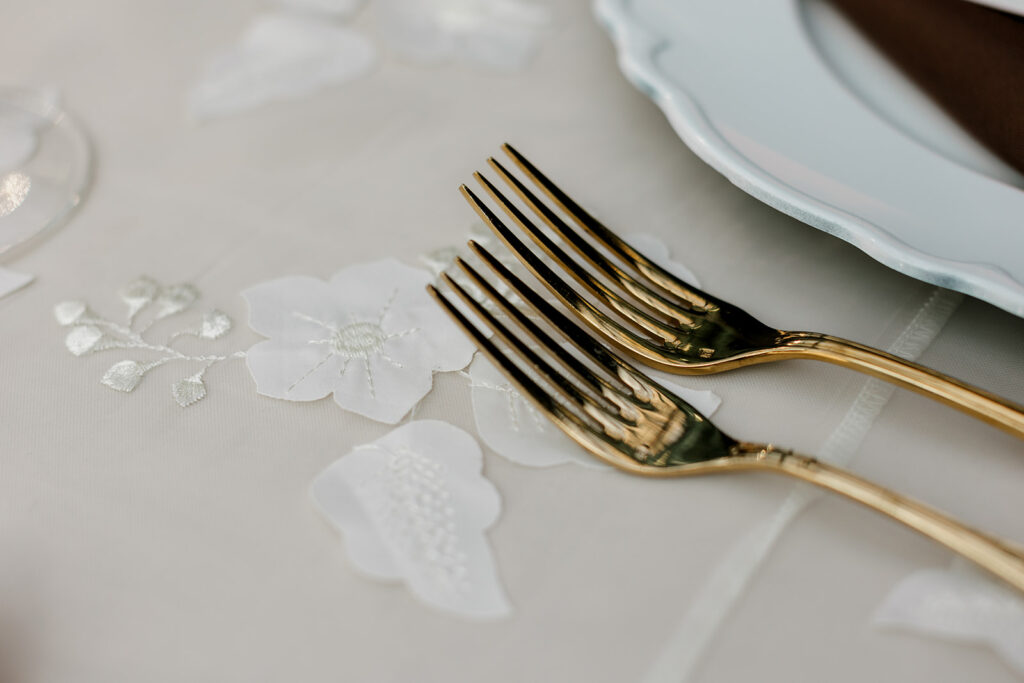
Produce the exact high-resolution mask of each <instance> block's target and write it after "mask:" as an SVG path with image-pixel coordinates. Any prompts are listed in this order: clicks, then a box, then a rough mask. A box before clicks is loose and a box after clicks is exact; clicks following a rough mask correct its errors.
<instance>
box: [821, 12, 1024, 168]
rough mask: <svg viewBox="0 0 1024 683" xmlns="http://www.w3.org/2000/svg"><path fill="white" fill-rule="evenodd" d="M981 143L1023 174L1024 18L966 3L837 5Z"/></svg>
mask: <svg viewBox="0 0 1024 683" xmlns="http://www.w3.org/2000/svg"><path fill="white" fill-rule="evenodd" d="M831 1H832V4H833V5H834V6H835V7H836V8H838V9H839V10H840V11H841V12H843V13H844V14H845V15H846V16H847V17H848V18H849V19H850V20H851V21H852V22H853V23H854V24H855V25H856V26H857V27H858V28H859V29H860V30H861V31H862V32H863V33H864V34H865V35H866V36H867V37H868V38H869V39H870V40H871V41H872V42H873V43H874V44H875V45H876V46H877V47H878V48H879V49H880V50H882V52H884V53H885V54H886V55H887V56H888V57H889V58H890V59H891V60H892V61H893V62H894V63H895V64H896V65H897V66H899V67H900V68H901V69H902V70H903V71H904V73H906V74H907V75H908V76H909V77H910V78H912V79H913V80H914V81H915V82H916V83H917V84H918V85H919V86H921V88H922V89H924V91H925V92H927V93H928V94H929V95H930V96H931V97H932V99H934V100H935V101H936V102H937V103H938V104H939V105H940V106H941V107H943V109H945V110H946V111H947V112H948V113H949V114H950V115H951V116H952V117H953V118H954V119H956V120H957V121H958V122H959V123H960V125H961V126H963V128H964V129H965V130H967V131H968V132H969V133H970V134H971V135H973V136H974V138H975V139H977V140H978V142H980V143H981V144H983V145H985V146H986V147H987V148H989V149H990V150H991V151H992V152H993V153H994V154H996V155H997V156H998V157H1000V158H1001V159H1003V161H1005V162H1006V163H1008V164H1009V165H1011V166H1013V167H1014V168H1016V169H1017V170H1019V171H1021V172H1022V173H1024V17H1020V16H1016V15H1014V14H1010V13H1007V12H1002V11H999V10H996V9H992V8H989V7H983V6H981V5H977V4H975V3H973V2H965V1H964V0H899V1H898V2H894V1H893V0H831Z"/></svg>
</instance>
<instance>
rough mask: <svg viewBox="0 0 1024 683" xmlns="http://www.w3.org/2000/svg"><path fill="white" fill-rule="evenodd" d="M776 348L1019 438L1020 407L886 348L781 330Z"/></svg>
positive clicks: (1023, 419) (1023, 427)
mask: <svg viewBox="0 0 1024 683" xmlns="http://www.w3.org/2000/svg"><path fill="white" fill-rule="evenodd" d="M777 349H778V351H779V352H780V353H782V354H783V355H788V354H791V355H792V356H793V357H794V358H812V359H815V360H822V361H825V362H827V363H832V364H834V365H839V366H842V367H846V368H852V369H854V370H859V371H861V372H864V373H867V374H869V375H873V376H874V377H877V378H879V379H883V380H885V381H887V382H892V383H893V384H896V385H899V386H901V387H903V388H904V389H910V390H911V391H914V392H917V393H919V394H923V395H925V396H928V397H930V398H933V399H936V400H938V401H941V402H943V403H945V404H947V405H949V406H952V407H954V408H956V409H958V410H960V411H962V412H964V413H966V414H968V415H971V416H973V417H976V418H978V419H980V420H982V421H984V422H987V423H989V424H991V425H993V426H995V427H998V428H1000V429H1002V430H1004V431H1006V432H1009V433H1010V434H1013V435H1014V436H1016V437H1018V438H1024V407H1022V406H1019V405H1017V404H1015V403H1012V402H1011V401H1007V400H1006V399H1004V398H1001V397H999V396H996V395H995V394H993V393H991V392H988V391H985V390H984V389H979V388H977V387H974V386H971V385H969V384H967V383H965V382H961V381H960V380H957V379H954V378H952V377H949V376H947V375H944V374H942V373H940V372H936V371H935V370H932V369H930V368H926V367H924V366H923V365H918V364H917V363H914V362H912V361H909V360H904V359H903V358H899V357H898V356H894V355H892V354H890V353H886V352H884V351H880V350H878V349H873V348H871V347H869V346H864V345H863V344H858V343H857V342H853V341H849V340H848V339H841V338H839V337H832V336H829V335H825V334H818V333H815V332H785V333H783V336H782V338H781V342H780V344H779V346H778V347H777ZM787 352H788V353H787Z"/></svg>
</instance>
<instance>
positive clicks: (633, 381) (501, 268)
mask: <svg viewBox="0 0 1024 683" xmlns="http://www.w3.org/2000/svg"><path fill="white" fill-rule="evenodd" d="M469 247H470V249H472V250H473V252H474V253H475V254H476V255H477V256H479V257H480V259H481V260H483V262H484V263H486V264H487V267H489V268H490V269H491V270H493V271H494V273H495V275H497V276H498V277H499V278H500V279H501V280H502V281H503V282H504V283H505V284H507V285H508V286H509V287H511V288H512V290H513V291H514V292H515V293H516V294H518V295H519V297H520V298H522V299H523V301H525V302H526V303H527V304H529V305H530V306H531V307H532V308H533V309H534V310H535V311H537V313H538V314H539V315H540V316H541V317H542V318H544V319H545V320H546V321H547V322H548V323H550V324H551V325H552V326H553V327H554V328H555V329H557V330H558V331H559V332H560V333H561V334H562V335H563V336H564V337H565V338H566V339H568V340H569V341H570V342H571V343H572V344H573V346H575V347H576V348H577V349H579V350H580V351H582V352H583V353H584V354H586V356H587V357H588V358H590V359H591V360H592V361H594V362H595V363H597V364H598V365H599V366H600V367H602V368H604V369H605V370H606V371H607V372H608V373H609V374H611V375H612V376H613V377H615V378H616V379H618V380H619V381H620V382H622V383H623V384H624V385H626V386H627V387H629V389H630V391H631V392H632V394H633V395H634V396H635V397H636V399H637V400H639V401H641V402H646V401H649V400H650V397H651V390H650V389H649V388H648V387H649V382H648V380H647V379H646V378H644V377H641V376H639V375H638V373H637V372H636V371H635V370H634V369H633V368H632V367H631V366H629V365H628V364H626V363H625V362H623V361H622V360H621V359H619V357H618V356H616V355H614V354H612V353H610V352H609V351H608V350H607V349H605V348H604V347H603V346H601V344H600V343H598V341H597V340H596V339H594V338H593V337H591V336H590V335H589V334H587V333H586V332H584V331H583V330H582V329H581V328H580V326H579V325H577V324H576V323H575V322H573V321H572V320H570V319H569V317H568V316H566V315H565V314H564V313H562V312H561V311H559V310H558V309H557V308H555V307H554V306H552V305H551V304H550V303H548V302H547V301H545V300H544V297H542V296H540V295H539V294H537V292H536V291H534V289H533V288H532V287H530V286H529V285H527V284H526V283H525V282H523V281H522V280H521V279H520V278H519V277H518V276H517V275H515V274H514V273H513V272H512V271H511V270H509V269H508V268H507V267H506V266H505V264H504V263H502V262H501V261H499V260H498V259H497V258H495V257H494V255H492V254H491V253H490V252H489V251H487V250H486V249H485V248H484V247H482V246H480V244H479V243H477V242H475V241H472V240H470V242H469ZM501 301H506V299H505V298H504V297H502V298H501V299H500V300H499V302H501ZM503 307H504V306H503Z"/></svg>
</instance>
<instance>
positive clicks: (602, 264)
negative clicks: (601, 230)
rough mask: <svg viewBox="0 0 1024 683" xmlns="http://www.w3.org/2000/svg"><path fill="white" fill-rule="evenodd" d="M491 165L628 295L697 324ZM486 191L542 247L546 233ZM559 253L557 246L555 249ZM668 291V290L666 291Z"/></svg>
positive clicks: (575, 271) (579, 275) (576, 271)
mask: <svg viewBox="0 0 1024 683" xmlns="http://www.w3.org/2000/svg"><path fill="white" fill-rule="evenodd" d="M487 163H489V164H490V165H491V167H492V168H493V169H494V170H495V171H496V172H497V173H498V174H499V175H500V176H501V178H502V180H504V181H505V182H506V183H507V184H508V185H510V186H511V187H512V189H513V190H514V191H515V193H516V194H517V195H518V196H519V197H520V199H522V200H523V201H524V202H526V203H527V204H528V205H529V206H530V207H531V208H532V209H533V211H534V212H535V213H536V214H537V215H539V216H540V217H541V219H542V220H543V221H544V222H545V223H546V224H547V225H548V226H549V227H550V228H551V229H552V230H554V231H555V232H556V233H558V235H559V236H560V237H561V238H562V239H564V240H565V241H566V242H568V243H569V244H570V245H572V248H573V249H575V250H576V252H577V253H579V254H580V255H581V256H583V258H585V259H586V260H587V261H588V262H590V264H591V265H593V266H594V267H595V268H597V269H598V270H600V271H601V272H602V273H604V274H605V275H606V276H607V277H609V278H610V279H612V280H613V281H614V282H615V283H616V284H618V285H619V286H620V287H622V288H623V289H624V290H625V291H627V292H629V293H630V294H632V295H633V296H635V297H636V298H637V299H639V300H640V301H642V302H643V303H645V304H646V305H648V306H650V307H651V308H653V309H654V310H656V311H658V312H659V313H661V314H663V315H666V316H668V317H670V318H673V319H674V320H677V321H678V322H679V323H680V324H683V325H690V324H692V323H693V318H692V317H691V316H689V315H687V313H686V312H685V311H684V310H682V309H681V304H679V303H676V302H674V301H669V300H667V299H666V298H665V297H664V296H662V295H661V294H659V293H658V292H655V291H653V290H651V289H650V288H649V287H646V286H645V285H644V284H643V283H641V282H640V281H638V280H637V279H636V278H635V277H633V276H632V275H630V274H629V273H627V272H626V271H624V270H622V268H620V267H619V266H618V265H617V264H616V263H615V262H613V261H612V260H611V259H609V258H607V257H606V256H605V255H604V254H602V253H601V252H600V251H599V250H598V249H596V248H595V247H594V245H592V244H591V243H590V242H588V241H587V240H586V239H584V237H583V236H582V235H581V234H580V233H579V232H578V231H577V230H575V229H574V228H572V227H571V226H570V225H569V224H568V223H566V222H565V221H563V220H562V219H561V218H560V217H559V216H558V214H556V213H555V212H554V211H552V210H551V207H549V206H548V205H547V204H546V203H544V202H542V201H541V200H540V198H538V197H537V195H535V194H534V193H533V192H532V191H531V190H530V189H529V188H528V187H527V186H526V185H525V184H524V183H523V181H521V180H519V178H517V177H516V176H514V175H512V174H511V173H510V172H509V171H508V169H506V168H505V167H504V166H503V165H502V164H501V163H500V162H499V161H498V160H497V159H495V158H494V157H490V158H489V159H487ZM485 187H486V188H487V190H488V193H489V194H490V195H491V197H493V198H494V200H495V201H496V202H498V203H499V204H501V208H502V209H504V210H505V212H506V213H507V214H509V216H511V217H512V219H513V220H515V221H516V222H517V223H519V225H520V227H521V228H523V230H525V231H526V232H527V234H529V235H530V237H532V238H533V239H534V240H535V241H538V242H539V243H540V241H541V240H545V236H544V233H542V232H540V231H537V230H535V229H531V227H532V226H530V225H527V224H524V222H523V220H522V212H521V211H519V209H518V208H516V206H515V205H514V204H512V203H511V202H509V201H508V200H507V199H505V197H504V196H503V195H502V194H501V193H498V192H495V191H493V186H492V185H491V184H490V183H487V184H486V185H485ZM547 242H548V240H545V241H544V243H543V244H541V246H543V247H544V248H545V249H546V250H547V249H549V248H550V247H549V246H548V245H547ZM554 248H556V249H557V246H556V247H554ZM563 254H564V252H563V251H562V250H560V249H559V253H558V254H552V257H553V258H555V259H556V260H557V261H559V263H562V265H563V266H564V267H566V269H567V270H569V272H570V274H572V275H573V276H574V277H575V278H576V279H577V280H579V281H580V282H581V284H583V285H584V286H586V287H588V288H590V284H589V283H588V282H587V280H585V279H584V278H589V276H588V275H587V273H586V272H585V271H583V270H582V269H580V268H578V266H575V265H574V264H573V265H572V266H570V264H569V262H568V260H567V257H566V258H563V256H562V255H563ZM662 291H664V290H662ZM682 305H683V306H685V307H686V309H690V305H689V302H687V303H686V304H682Z"/></svg>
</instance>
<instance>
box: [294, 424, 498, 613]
mask: <svg viewBox="0 0 1024 683" xmlns="http://www.w3.org/2000/svg"><path fill="white" fill-rule="evenodd" d="M482 465H483V457H482V456H481V454H480V447H479V446H477V444H476V441H474V440H473V438H472V437H471V436H469V434H466V433H465V432H464V431H462V430H460V429H457V428H456V427H453V426H451V425H449V424H447V423H444V422H438V421H436V420H418V421H415V422H410V423H408V424H406V425H403V426H401V427H399V428H398V429H395V430H394V431H392V432H390V433H389V434H387V435H386V436H384V437H383V438H381V439H379V440H377V441H375V442H373V443H371V444H367V445H365V446H360V447H359V448H357V449H355V451H353V452H352V453H349V454H348V455H346V456H345V457H343V458H341V459H340V460H338V461H336V462H335V463H334V464H333V465H331V466H330V467H328V468H327V469H326V470H324V472H322V473H321V474H320V475H319V476H318V477H317V478H316V479H315V480H314V482H313V485H312V487H311V488H310V495H311V496H312V498H313V501H314V503H315V504H316V506H317V507H318V508H319V510H320V511H321V512H322V513H323V514H324V515H325V516H326V517H327V519H328V520H330V522H331V523H332V524H333V525H334V526H335V527H336V528H337V529H338V530H339V531H340V532H341V533H342V534H343V536H344V539H345V548H346V550H347V551H348V555H349V557H350V559H351V560H352V563H353V564H354V565H355V566H356V567H358V568H359V569H360V570H361V571H363V572H365V573H367V574H369V575H370V576H372V577H375V578H379V579H385V580H388V579H390V580H401V581H404V582H405V583H406V585H407V586H408V587H409V590H411V591H412V592H413V594H414V595H415V596H416V597H418V598H419V599H421V600H423V601H424V602H426V603H427V604H429V605H433V606H435V607H438V608H440V609H443V610H446V611H449V612H453V613H455V614H459V615H462V616H470V617H478V618H494V617H502V616H505V615H507V614H508V613H509V611H510V608H509V604H508V600H507V598H506V597H505V593H504V591H503V590H502V588H501V585H500V583H499V582H498V577H497V572H496V570H495V566H494V559H493V557H492V556H491V551H490V547H489V546H488V544H487V538H486V536H484V531H485V530H486V529H487V528H488V527H490V526H491V525H492V524H494V522H495V520H497V518H498V514H499V512H500V511H501V498H500V497H499V496H498V492H497V491H496V490H495V488H494V486H493V485H492V484H491V483H490V482H489V481H488V480H487V479H485V478H484V477H483V475H482V474H481V472H480V470H481V467H482Z"/></svg>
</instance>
